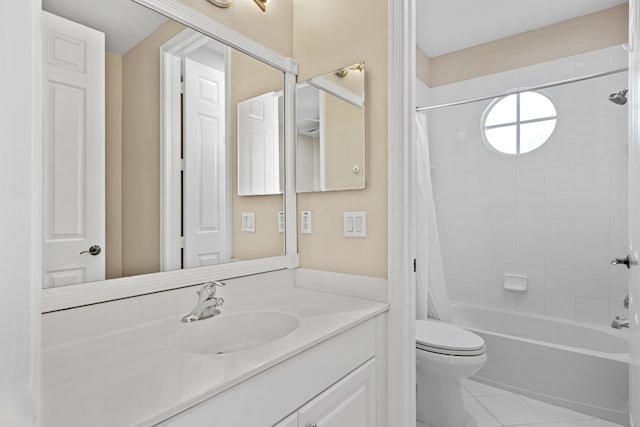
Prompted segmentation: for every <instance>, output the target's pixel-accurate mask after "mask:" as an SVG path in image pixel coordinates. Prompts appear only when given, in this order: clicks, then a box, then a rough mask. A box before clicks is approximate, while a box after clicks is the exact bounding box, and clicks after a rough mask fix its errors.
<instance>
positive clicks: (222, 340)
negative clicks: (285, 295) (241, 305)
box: [172, 311, 300, 354]
mask: <svg viewBox="0 0 640 427" xmlns="http://www.w3.org/2000/svg"><path fill="white" fill-rule="evenodd" d="M299 325H300V321H299V320H298V319H297V318H295V317H294V316H291V315H290V314H286V313H280V312H275V311H256V312H246V313H237V314H230V315H228V316H221V317H213V318H210V319H205V320H199V321H197V322H193V323H191V324H189V325H187V328H186V329H184V330H183V331H180V332H179V333H177V334H176V335H175V336H174V337H173V341H172V345H173V347H174V348H175V349H177V350H179V351H183V352H185V353H192V354H228V353H233V352H236V351H240V350H246V349H248V348H251V347H257V346H259V345H263V344H267V343H270V342H272V341H275V340H277V339H279V338H282V337H284V336H285V335H289V334H290V333H291V332H293V331H294V330H296V329H297V328H298V326H299Z"/></svg>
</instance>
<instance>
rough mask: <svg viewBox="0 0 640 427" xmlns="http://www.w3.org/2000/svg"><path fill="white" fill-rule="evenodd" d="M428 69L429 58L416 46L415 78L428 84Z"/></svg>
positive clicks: (429, 64)
mask: <svg viewBox="0 0 640 427" xmlns="http://www.w3.org/2000/svg"><path fill="white" fill-rule="evenodd" d="M430 71H431V59H430V58H429V57H428V56H427V55H425V54H424V52H422V51H421V50H420V49H419V48H417V47H416V78H417V79H418V80H420V81H421V82H422V83H424V84H426V85H427V86H428V85H429V84H430V83H431V78H430V76H429V73H430Z"/></svg>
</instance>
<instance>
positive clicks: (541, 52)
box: [416, 5, 628, 87]
mask: <svg viewBox="0 0 640 427" xmlns="http://www.w3.org/2000/svg"><path fill="white" fill-rule="evenodd" d="M627 28H628V5H620V6H616V7H612V8H609V9H605V10H603V11H601V12H596V13H593V14H590V15H585V16H581V17H578V18H575V19H571V20H567V21H564V22H560V23H558V24H554V25H550V26H547V27H544V28H540V29H537V30H533V31H528V32H525V33H522V34H518V35H515V36H512V37H507V38H504V39H500V40H496V41H493V42H489V43H485V44H482V45H478V46H474V47H470V48H467V49H463V50H459V51H456V52H451V53H448V54H445V55H441V56H437V57H434V58H431V59H430V61H424V60H422V61H420V59H421V58H420V56H418V61H417V64H416V65H417V70H416V74H417V76H418V78H419V79H420V80H422V82H423V83H425V84H426V85H427V86H429V87H435V86H441V85H445V84H449V83H453V82H457V81H461V80H467V79H470V78H474V77H479V76H484V75H489V74H495V73H498V72H501V71H506V70H512V69H515V68H520V67H524V66H527V65H532V64H537V63H541V62H545V61H551V60H553V59H558V58H564V57H567V56H571V55H576V54H579V53H584V52H590V51H593V50H597V49H603V48H606V47H610V46H614V45H616V44H622V43H626V42H627V39H628V34H627ZM425 67H427V69H426V70H425Z"/></svg>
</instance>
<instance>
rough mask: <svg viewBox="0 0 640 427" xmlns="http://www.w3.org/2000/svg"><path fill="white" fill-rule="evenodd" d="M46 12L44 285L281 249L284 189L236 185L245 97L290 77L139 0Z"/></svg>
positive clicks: (56, 0) (105, 0) (54, 7)
mask: <svg viewBox="0 0 640 427" xmlns="http://www.w3.org/2000/svg"><path fill="white" fill-rule="evenodd" d="M43 9H44V10H45V11H46V12H43V144H44V158H45V162H44V163H45V171H44V175H45V191H44V193H45V195H44V200H43V203H44V206H45V214H44V217H43V224H44V236H45V241H44V254H43V263H44V268H43V271H44V275H43V287H45V288H52V287H58V286H65V285H71V284H77V283H83V282H93V281H102V280H105V279H111V278H118V277H127V276H133V275H138V274H146V273H155V272H159V271H168V270H174V269H180V268H191V267H199V266H207V265H213V264H219V263H224V262H230V261H236V260H245V259H256V258H265V257H271V256H278V255H281V254H283V252H284V234H283V233H282V232H280V231H279V227H278V224H279V221H278V218H279V213H280V211H282V210H283V197H282V195H272V196H264V197H259V198H252V199H251V200H242V199H241V198H238V197H237V196H235V195H234V192H233V191H232V190H231V189H232V188H235V186H236V185H237V183H236V182H235V180H236V176H237V173H236V170H235V167H234V165H236V164H237V149H236V147H237V143H236V132H237V113H236V111H237V105H238V103H239V102H240V101H242V100H246V99H249V98H251V97H255V96H257V95H259V94H262V93H265V92H268V91H270V92H277V91H280V92H282V87H283V83H284V82H283V73H282V72H281V71H279V70H277V69H275V68H272V67H270V66H268V65H266V64H264V63H262V62H260V61H258V60H256V59H254V58H251V57H249V56H247V55H245V54H243V53H240V52H238V51H235V50H233V49H231V48H229V47H227V46H225V45H224V44H221V43H219V42H217V41H214V40H213V39H210V38H208V37H205V36H203V35H201V34H199V33H196V32H195V31H193V30H190V29H187V28H186V27H184V26H182V25H180V24H178V23H176V22H174V21H172V20H170V19H168V18H166V17H164V16H162V15H160V14H157V13H156V12H153V11H151V10H149V9H146V8H144V7H142V6H139V5H137V4H135V3H133V2H131V1H130V0H84V1H81V0H44V1H43ZM161 58H162V59H163V61H162V66H161ZM255 76H260V78H259V79H257V78H255ZM243 212H250V213H253V214H254V218H255V222H254V224H253V227H252V231H246V227H245V230H243V223H242V217H243V215H242V214H243Z"/></svg>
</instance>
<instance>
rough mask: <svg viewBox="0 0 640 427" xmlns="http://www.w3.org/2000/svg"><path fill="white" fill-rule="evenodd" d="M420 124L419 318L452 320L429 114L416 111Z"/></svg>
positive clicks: (417, 120) (418, 209)
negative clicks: (433, 180) (435, 192)
mask: <svg viewBox="0 0 640 427" xmlns="http://www.w3.org/2000/svg"><path fill="white" fill-rule="evenodd" d="M416 124H417V131H418V132H417V144H416V145H417V147H416V154H417V173H416V176H417V181H418V182H417V186H416V187H417V203H416V224H417V241H418V242H417V248H416V249H417V266H418V268H417V283H416V318H417V319H426V318H427V317H431V318H434V319H440V320H443V321H445V322H449V321H451V302H450V301H449V295H448V293H447V288H446V286H445V280H444V266H443V264H442V252H440V238H439V236H438V224H437V220H436V207H435V203H434V199H433V186H432V185H431V160H430V159H429V136H428V133H427V116H426V113H416Z"/></svg>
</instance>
